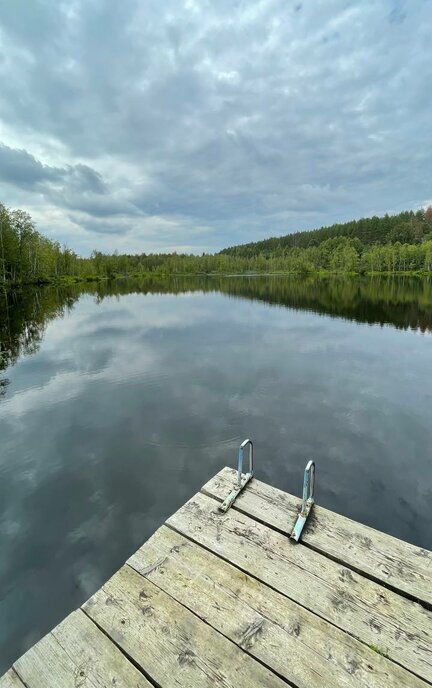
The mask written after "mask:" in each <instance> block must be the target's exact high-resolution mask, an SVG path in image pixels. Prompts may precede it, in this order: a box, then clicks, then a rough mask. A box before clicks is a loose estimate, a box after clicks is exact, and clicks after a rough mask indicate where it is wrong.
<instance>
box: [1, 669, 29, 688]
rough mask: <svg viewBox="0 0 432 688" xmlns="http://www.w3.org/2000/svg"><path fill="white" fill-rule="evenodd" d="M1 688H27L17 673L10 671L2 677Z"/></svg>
mask: <svg viewBox="0 0 432 688" xmlns="http://www.w3.org/2000/svg"><path fill="white" fill-rule="evenodd" d="M0 688H25V686H24V683H22V681H21V679H20V678H18V676H17V674H16V673H15V671H14V670H13V669H9V671H7V672H6V673H5V674H4V676H1V677H0Z"/></svg>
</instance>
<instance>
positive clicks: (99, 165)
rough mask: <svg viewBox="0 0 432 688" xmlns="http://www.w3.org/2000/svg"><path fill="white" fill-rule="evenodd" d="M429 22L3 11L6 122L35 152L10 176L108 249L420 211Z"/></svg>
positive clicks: (152, 9) (347, 0) (398, 13)
mask: <svg viewBox="0 0 432 688" xmlns="http://www.w3.org/2000/svg"><path fill="white" fill-rule="evenodd" d="M431 20H432V3H430V2H418V3H412V2H408V0H383V2H381V3H375V2H373V1H372V0H365V2H362V3H361V4H360V3H357V2H354V0H326V1H325V2H324V1H322V2H314V3H312V2H303V3H296V4H295V3H286V2H283V0H262V1H261V2H256V3H250V2H237V3H232V2H229V1H228V0H223V1H221V2H218V3H217V4H216V3H201V2H196V1H194V0H184V2H178V1H177V0H167V1H166V2H164V3H163V5H162V6H161V4H160V3H159V2H155V1H153V0H147V1H146V2H139V1H138V0H132V1H131V2H129V3H127V4H126V5H124V4H123V5H121V4H118V3H106V2H102V0H92V1H91V2H84V0H74V2H72V3H71V2H60V3H57V2H54V0H35V2H33V3H30V4H29V3H23V4H21V3H17V4H15V3H4V4H3V5H2V6H1V7H0V22H1V27H2V28H1V33H0V41H1V43H0V53H1V54H2V56H3V61H0V78H1V79H2V95H1V96H0V120H1V122H2V123H3V125H4V127H3V129H4V131H6V132H8V131H9V132H13V133H14V134H15V140H16V139H17V138H18V139H19V137H20V135H21V134H22V135H23V136H24V135H25V137H26V139H25V140H26V146H25V147H26V149H27V153H26V152H25V151H18V152H17V153H16V156H15V158H14V161H12V158H11V154H10V153H8V155H5V153H4V150H3V149H2V150H1V151H0V156H1V155H3V156H4V157H3V158H1V159H2V160H3V159H5V163H4V165H3V164H2V165H1V167H0V175H1V178H2V179H3V181H5V182H8V184H9V185H18V186H19V185H21V187H22V188H26V189H28V190H29V192H31V191H37V192H38V193H40V192H41V190H42V192H43V193H45V194H46V197H47V198H48V199H49V200H50V202H52V203H55V205H56V207H58V208H59V209H60V208H63V209H64V211H65V213H67V214H69V213H71V212H72V214H73V217H74V218H75V222H76V223H81V226H82V227H83V228H86V229H87V231H88V232H94V233H95V245H97V242H98V237H99V236H100V235H101V234H102V233H105V234H109V235H110V236H111V238H112V240H113V247H115V238H116V234H117V233H118V236H119V241H120V240H121V242H122V243H121V245H122V246H123V245H124V244H123V242H124V237H125V235H127V236H129V235H132V234H133V236H134V237H135V239H134V241H136V240H137V237H138V234H139V232H140V230H139V220H140V218H141V219H142V225H141V227H142V228H141V242H142V243H141V245H142V250H149V249H151V250H157V249H158V248H159V247H160V248H162V249H167V250H168V249H169V248H170V246H171V244H169V243H167V242H166V235H164V234H163V232H162V233H161V234H160V235H159V236H160V239H159V238H158V234H157V233H156V234H154V233H153V234H152V233H151V232H150V230H149V223H148V222H147V221H146V220H147V219H148V217H149V216H154V215H157V216H158V217H159V218H160V219H161V220H169V221H172V222H173V223H174V224H175V225H176V226H177V234H178V237H177V241H173V243H172V246H178V245H180V244H191V245H192V246H193V245H194V244H195V245H196V247H197V250H198V247H199V249H200V248H201V247H202V245H203V243H204V244H205V243H206V244H207V247H208V248H209V249H212V250H214V249H217V248H222V247H223V245H225V244H226V243H230V244H233V243H236V242H238V241H247V240H251V239H257V238H262V237H265V236H268V235H269V234H275V233H285V232H288V231H293V230H296V229H302V228H306V227H311V226H313V225H314V224H318V225H323V224H326V223H330V222H334V221H335V220H344V219H350V218H351V217H359V216H362V215H364V214H367V213H369V212H381V213H383V212H386V211H390V212H392V211H397V210H399V209H403V208H404V207H405V208H407V207H415V206H416V205H418V204H420V203H421V202H423V200H424V199H428V198H430V197H431V191H430V171H431V166H432V159H431V158H432V154H431V150H430V146H429V145H428V142H429V141H430V139H431V135H432V124H431V117H430V112H431V109H432V108H431V106H432V92H431V91H430V89H428V87H427V84H428V83H429V81H430V79H431V77H432V66H431V65H432V59H431V58H432V45H431V42H430V36H429V30H428V27H429V26H430V21H431ZM44 38H45V40H43V39H44ZM32 140H33V141H34V144H35V146H36V145H37V150H38V151H40V150H43V147H44V142H48V141H50V142H52V141H54V142H55V141H57V142H58V143H59V145H61V146H62V150H64V151H65V153H64V156H65V160H64V163H63V162H62V164H61V166H60V167H57V166H50V165H48V164H46V161H45V160H43V159H42V156H41V158H40V161H39V160H38V159H36V158H37V157H38V156H37V155H36V157H33V156H32V152H33V149H32V147H31V142H32ZM5 143H6V145H9V146H10V147H15V148H17V146H16V145H14V146H12V143H8V140H7V139H6V140H5ZM19 147H21V146H19ZM47 151H48V147H47ZM47 155H48V153H47ZM8 156H9V157H8ZM12 157H13V156H12ZM47 159H49V157H48V158H47ZM83 161H86V165H83ZM30 196H31V194H30ZM2 200H3V201H5V202H6V203H7V198H4V197H3V198H2ZM30 204H31V203H29V205H30ZM92 218H93V219H92ZM118 218H121V223H119V222H118ZM41 221H42V223H43V212H42V211H41ZM128 222H129V223H130V228H129V229H127V223H128ZM116 226H117V227H118V229H117V230H116V229H115V227H116ZM200 227H202V228H203V233H202V234H200V232H199V228H200ZM41 228H42V229H43V227H41ZM209 229H212V230H213V231H212V232H209ZM135 245H136V244H134V246H135ZM74 248H76V249H78V250H79V248H80V247H79V246H74Z"/></svg>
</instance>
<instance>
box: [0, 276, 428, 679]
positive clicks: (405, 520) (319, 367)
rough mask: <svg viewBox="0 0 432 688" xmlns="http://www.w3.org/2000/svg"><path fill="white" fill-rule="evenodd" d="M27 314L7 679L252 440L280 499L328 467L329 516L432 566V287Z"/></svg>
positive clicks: (175, 284) (271, 284) (108, 291)
mask: <svg viewBox="0 0 432 688" xmlns="http://www.w3.org/2000/svg"><path fill="white" fill-rule="evenodd" d="M227 297H236V298H227ZM8 299H9V301H8V308H7V312H6V306H5V303H4V302H3V306H2V309H3V310H2V311H1V321H0V322H1V333H2V335H1V336H2V354H3V360H2V364H1V365H2V369H3V379H4V380H7V381H8V385H7V386H6V385H4V386H3V398H2V400H1V402H0V437H1V458H0V504H1V512H0V551H1V553H2V556H1V559H0V591H1V594H0V658H1V660H0V671H1V670H4V669H5V668H6V667H7V666H8V665H9V664H10V663H11V662H12V661H13V659H14V658H15V657H16V656H18V655H19V654H21V653H22V652H23V651H24V649H25V648H26V647H27V646H28V645H29V644H31V643H33V642H34V641H35V640H36V639H37V638H38V637H40V635H42V634H43V633H44V632H46V631H47V630H48V629H49V628H50V627H51V626H52V625H53V624H54V623H56V622H57V621H58V620H59V619H61V618H62V617H63V616H64V615H65V614H66V613H67V612H68V611H70V610H71V609H73V608H75V607H76V606H78V605H79V604H80V603H82V601H83V600H84V599H86V598H87V597H88V596H89V595H90V594H91V593H92V592H93V591H94V590H95V589H96V588H97V587H99V586H100V585H101V584H102V582H103V581H104V580H105V579H106V578H107V577H108V576H109V575H110V574H111V573H112V572H113V571H114V570H115V569H116V568H118V567H119V566H120V565H121V563H122V562H123V561H124V560H125V559H126V558H127V557H128V556H129V554H130V553H131V552H132V551H133V550H135V549H136V548H137V547H138V546H139V545H140V544H141V543H142V542H143V540H145V539H146V538H147V537H148V536H149V535H150V533H151V532H152V531H153V530H154V529H155V528H156V527H157V526H158V525H159V524H160V523H161V522H162V521H163V520H164V518H165V517H166V516H167V515H169V514H170V513H172V512H173V511H174V510H175V509H176V508H177V507H178V506H180V505H181V504H182V503H183V502H184V501H185V500H186V499H187V498H188V497H189V496H190V495H191V494H192V493H193V492H194V491H196V490H197V489H199V487H200V485H201V484H203V483H204V482H205V481H206V480H207V479H208V477H209V476H210V475H212V474H214V473H215V472H216V471H217V470H219V468H221V467H222V466H223V465H225V464H226V463H229V462H234V460H235V448H236V446H237V444H238V443H239V441H240V440H241V439H243V438H244V437H245V436H247V435H249V434H252V435H253V436H254V439H255V440H256V467H257V473H258V475H259V477H261V478H262V479H263V480H265V481H267V482H270V483H272V484H275V485H277V486H279V487H281V488H282V489H286V490H288V491H291V492H296V493H297V494H299V492H300V486H301V480H302V470H303V467H304V464H305V462H306V459H307V458H309V457H314V458H315V459H316V461H317V465H318V473H317V478H318V482H317V497H318V501H319V502H320V503H321V504H324V505H326V506H328V507H329V508H332V509H334V510H336V511H340V512H341V513H344V514H346V515H347V516H351V517H352V518H355V519H358V520H360V521H363V522H365V523H368V524H370V525H373V526H375V527H377V528H379V529H381V530H384V531H386V532H391V533H393V534H395V535H397V536H398V537H401V538H403V539H406V540H409V541H411V542H415V543H417V544H419V545H422V546H425V547H428V548H431V547H432V535H431V531H430V522H431V510H432V507H431V505H432V499H431V497H432V494H431V493H432V479H431V475H430V469H429V465H430V458H431V451H430V447H431V446H432V429H431V423H430V408H431V401H432V392H431V390H430V386H429V384H428V380H427V376H428V371H429V370H430V361H431V347H432V338H431V337H429V336H420V331H424V332H426V331H429V330H430V329H431V323H432V292H431V286H430V283H428V282H421V281H404V282H398V281H389V282H383V281H375V280H360V281H343V280H340V281H337V282H335V281H326V280H323V281H320V282H316V281H306V282H296V281H293V280H286V279H283V278H261V277H260V278H250V279H249V278H246V279H245V278H223V279H222V278H211V279H203V280H196V279H193V278H177V279H175V280H169V281H167V280H162V279H160V280H153V281H144V282H136V283H132V282H115V283H114V284H107V283H103V284H89V285H87V286H86V287H85V288H84V289H78V288H74V289H68V290H56V289H52V288H48V289H39V290H35V291H26V292H24V293H23V294H15V295H9V297H8ZM268 304H274V305H279V306H283V307H281V308H269V307H268ZM317 314H319V316H318V315H317ZM6 315H7V317H6ZM323 315H331V316H338V317H331V318H329V317H321V316H323ZM351 320H354V321H357V322H351ZM363 323H372V324H373V323H376V324H384V323H386V324H389V325H393V326H394V327H385V328H380V327H369V326H365V325H364V324H363ZM401 328H402V329H401ZM411 329H413V330H415V331H411ZM403 330H407V331H403ZM28 354H32V355H28Z"/></svg>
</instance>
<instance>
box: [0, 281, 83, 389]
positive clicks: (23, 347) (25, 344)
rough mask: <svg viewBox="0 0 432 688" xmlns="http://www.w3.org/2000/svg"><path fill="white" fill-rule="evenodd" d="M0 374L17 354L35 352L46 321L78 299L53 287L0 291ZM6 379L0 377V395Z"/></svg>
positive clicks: (60, 314)
mask: <svg viewBox="0 0 432 688" xmlns="http://www.w3.org/2000/svg"><path fill="white" fill-rule="evenodd" d="M0 295H1V298H0V375H1V373H2V371H4V370H5V369H6V368H8V367H9V366H11V365H14V363H16V361H17V360H18V359H19V358H20V357H21V356H25V355H29V354H33V353H35V352H36V351H37V350H38V349H39V346H40V344H41V342H42V339H43V335H44V332H45V328H46V325H47V323H48V322H49V321H50V320H52V319H53V318H57V317H62V316H63V315H64V314H65V312H66V311H67V310H69V309H70V308H71V307H72V306H73V304H74V303H75V301H76V300H77V299H78V298H79V293H76V294H74V295H72V294H70V293H67V292H66V291H65V290H59V289H55V288H52V287H50V288H43V287H41V288H37V289H36V288H27V289H23V290H20V291H5V290H2V293H0ZM8 384H9V381H8V379H7V378H4V377H0V396H1V395H4V394H5V392H6V388H7V385H8Z"/></svg>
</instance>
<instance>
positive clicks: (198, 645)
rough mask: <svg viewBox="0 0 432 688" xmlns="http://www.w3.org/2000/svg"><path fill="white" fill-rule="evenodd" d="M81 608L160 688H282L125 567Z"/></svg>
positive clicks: (190, 583) (199, 622)
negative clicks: (252, 687)
mask: <svg viewBox="0 0 432 688" xmlns="http://www.w3.org/2000/svg"><path fill="white" fill-rule="evenodd" d="M189 585H191V586H193V581H189ZM84 609H85V611H86V613H87V614H89V616H90V617H91V618H92V619H93V620H94V621H95V622H96V623H97V624H98V625H99V626H100V627H101V628H102V629H103V630H104V631H105V632H106V633H107V634H108V635H109V636H110V637H112V638H113V640H115V642H116V643H117V644H118V645H119V646H120V647H121V648H122V650H123V651H124V652H126V653H127V654H128V655H129V656H130V657H132V659H133V660H134V661H135V662H136V663H137V664H138V665H139V666H141V667H143V669H144V670H145V671H146V673H147V674H148V675H149V677H150V678H152V679H153V680H154V681H155V683H157V684H158V685H160V686H163V688H174V687H176V688H178V687H179V686H185V687H186V686H187V688H195V686H199V687H200V688H210V687H213V686H221V687H223V688H250V686H260V687H262V688H264V687H266V688H282V686H284V688H286V684H285V683H284V682H283V681H282V680H281V679H279V678H278V677H276V676H275V675H274V674H273V673H272V672H271V671H269V670H268V669H266V668H265V667H263V666H262V665H261V664H259V663H258V662H257V661H255V660H254V659H253V658H252V657H250V656H249V655H248V654H246V653H244V652H242V651H241V650H239V648H238V647H237V646H236V645H235V644H234V643H231V642H230V641H229V640H227V639H226V638H225V637H224V636H223V635H221V634H220V633H217V632H216V631H215V630H214V629H213V628H211V627H210V626H208V625H207V624H206V623H204V622H203V621H201V620H200V619H198V618H197V617H196V616H195V615H194V614H192V613H191V612H190V611H189V610H187V609H185V607H183V606H182V605H181V604H179V603H178V602H176V601H175V600H174V599H173V598H172V597H170V596H169V595H167V594H166V593H164V592H163V591H162V590H160V589H159V588H158V587H157V586H156V585H154V584H153V583H151V582H150V581H148V580H147V579H146V578H144V577H143V576H141V575H140V574H139V573H137V572H136V571H134V570H133V569H132V568H131V567H129V566H124V567H123V568H122V569H120V571H118V572H117V573H116V574H115V576H114V577H113V578H111V580H109V581H108V582H107V583H106V584H105V585H104V586H103V588H101V590H99V591H98V592H97V593H96V594H95V595H94V596H93V597H92V598H90V600H89V601H88V602H86V604H85V605H84Z"/></svg>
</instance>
